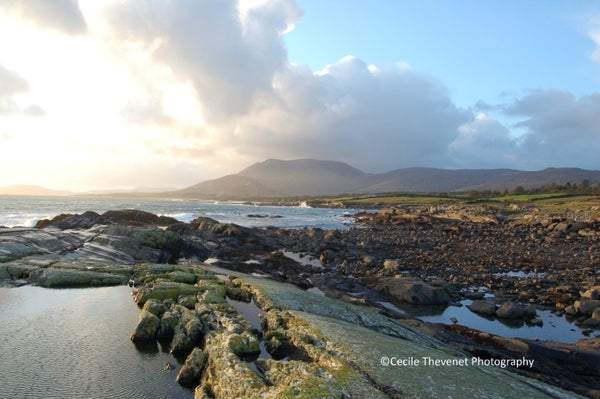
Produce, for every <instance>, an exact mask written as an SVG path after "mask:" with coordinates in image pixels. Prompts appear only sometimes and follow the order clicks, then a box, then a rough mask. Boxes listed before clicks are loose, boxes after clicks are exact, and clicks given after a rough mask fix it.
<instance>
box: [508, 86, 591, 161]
mask: <svg viewBox="0 0 600 399" xmlns="http://www.w3.org/2000/svg"><path fill="white" fill-rule="evenodd" d="M504 112H505V113H506V114H507V115H509V116H511V117H514V118H520V119H521V120H520V121H519V122H518V123H516V124H515V127H518V128H521V129H524V130H525V134H524V135H523V137H522V144H521V146H522V147H523V148H522V150H523V154H522V158H523V162H528V163H530V164H532V165H540V164H542V163H543V164H545V165H546V166H550V165H552V166H561V165H562V166H568V165H571V166H572V165H575V164H576V165H580V166H582V167H587V168H592V169H598V167H599V164H598V157H597V154H596V151H592V150H591V149H594V148H600V128H599V126H600V93H592V94H589V95H585V96H582V97H580V98H576V97H575V96H574V95H573V94H572V93H569V92H565V91H559V90H536V91H531V92H529V93H528V94H527V95H525V96H523V97H521V98H518V99H516V100H515V101H514V102H513V103H512V104H508V105H505V106H504Z"/></svg>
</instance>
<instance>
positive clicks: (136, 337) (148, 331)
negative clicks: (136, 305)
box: [131, 310, 160, 342]
mask: <svg viewBox="0 0 600 399" xmlns="http://www.w3.org/2000/svg"><path fill="white" fill-rule="evenodd" d="M159 326H160V319H159V318H158V317H157V316H156V315H154V314H152V313H150V312H149V311H147V310H142V313H140V319H139V322H138V324H137V326H136V328H135V331H134V332H133V333H132V334H131V340H132V341H133V342H144V341H152V340H154V339H155V338H156V332H157V330H158V327H159Z"/></svg>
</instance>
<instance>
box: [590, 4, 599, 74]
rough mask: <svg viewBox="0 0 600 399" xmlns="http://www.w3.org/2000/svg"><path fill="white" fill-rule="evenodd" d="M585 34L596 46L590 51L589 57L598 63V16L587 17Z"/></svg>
mask: <svg viewBox="0 0 600 399" xmlns="http://www.w3.org/2000/svg"><path fill="white" fill-rule="evenodd" d="M587 35H588V37H589V38H590V39H592V41H593V42H594V44H595V45H596V48H595V49H594V50H592V51H591V52H590V58H591V60H592V61H594V62H597V63H599V64H600V16H593V17H591V18H589V19H588V29H587Z"/></svg>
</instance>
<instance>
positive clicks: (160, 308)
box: [143, 299, 167, 318]
mask: <svg viewBox="0 0 600 399" xmlns="http://www.w3.org/2000/svg"><path fill="white" fill-rule="evenodd" d="M143 310H145V311H147V312H150V313H152V314H153V315H155V316H156V317H159V318H160V317H161V316H162V315H163V313H165V312H166V311H167V307H166V306H165V305H164V304H163V303H162V302H160V301H157V300H156V299H150V300H148V301H147V302H146V303H145V304H144V308H143Z"/></svg>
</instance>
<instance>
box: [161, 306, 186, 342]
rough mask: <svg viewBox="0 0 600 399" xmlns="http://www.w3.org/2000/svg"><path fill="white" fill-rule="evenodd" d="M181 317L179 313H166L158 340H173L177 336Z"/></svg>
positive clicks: (162, 319)
mask: <svg viewBox="0 0 600 399" xmlns="http://www.w3.org/2000/svg"><path fill="white" fill-rule="evenodd" d="M180 320H181V316H180V315H179V313H177V312H172V311H166V312H165V313H164V314H163V315H162V318H161V319H160V326H159V327H158V330H157V331H156V338H157V339H171V338H173V335H174V334H175V328H176V327H177V325H178V324H179V321H180Z"/></svg>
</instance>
